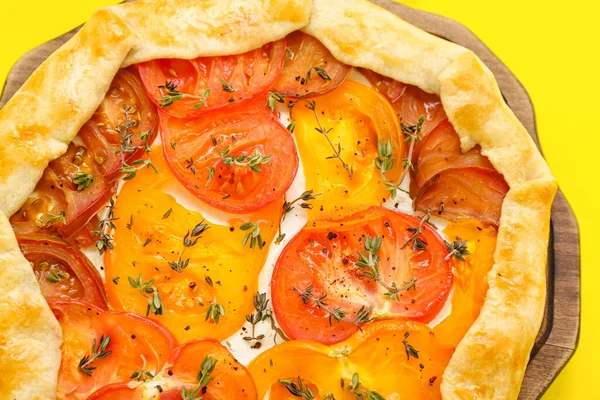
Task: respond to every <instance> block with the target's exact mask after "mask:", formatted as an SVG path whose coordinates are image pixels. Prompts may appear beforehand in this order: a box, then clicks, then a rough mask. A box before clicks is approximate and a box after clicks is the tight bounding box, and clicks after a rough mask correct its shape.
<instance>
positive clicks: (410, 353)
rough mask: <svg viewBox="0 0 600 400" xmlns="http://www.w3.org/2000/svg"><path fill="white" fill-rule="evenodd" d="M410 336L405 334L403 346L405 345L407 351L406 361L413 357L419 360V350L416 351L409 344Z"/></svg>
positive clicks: (407, 333)
mask: <svg viewBox="0 0 600 400" xmlns="http://www.w3.org/2000/svg"><path fill="white" fill-rule="evenodd" d="M409 336H410V333H409V332H404V340H402V344H404V350H405V351H406V360H410V358H411V357H413V358H419V350H417V349H415V348H414V347H412V346H411V345H410V343H408V337H409Z"/></svg>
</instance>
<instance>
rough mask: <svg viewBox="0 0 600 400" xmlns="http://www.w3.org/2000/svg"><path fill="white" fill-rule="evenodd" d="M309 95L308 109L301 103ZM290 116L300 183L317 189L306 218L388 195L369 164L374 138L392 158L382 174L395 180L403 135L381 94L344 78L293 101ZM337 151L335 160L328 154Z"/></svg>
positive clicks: (336, 213) (337, 213) (339, 212)
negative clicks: (321, 92)
mask: <svg viewBox="0 0 600 400" xmlns="http://www.w3.org/2000/svg"><path fill="white" fill-rule="evenodd" d="M312 101H314V104H315V105H316V107H315V110H314V111H313V110H311V109H309V108H308V107H307V106H309V107H310V105H311V103H310V102H312ZM311 108H312V107H311ZM292 119H293V120H295V129H294V136H295V138H296V143H297V145H298V149H299V151H300V158H301V160H302V165H303V166H304V174H305V175H306V187H307V189H313V190H314V191H315V193H319V192H320V193H322V194H321V195H320V196H318V197H317V199H316V200H314V201H313V209H312V210H310V211H309V218H310V219H313V220H314V219H337V218H340V217H343V216H346V215H350V214H353V213H356V212H358V211H362V210H364V209H366V208H368V207H370V206H372V205H375V204H381V203H382V202H383V201H385V199H387V198H389V192H388V191H387V190H386V186H385V185H384V184H383V182H382V178H381V174H380V172H379V170H378V169H377V168H376V166H375V158H377V143H378V140H382V141H383V142H387V141H388V140H390V142H391V145H392V149H393V155H392V157H393V158H395V163H394V167H393V168H392V170H390V171H388V172H387V173H386V178H387V179H388V180H392V181H395V180H397V179H398V178H399V177H400V174H401V172H402V158H403V154H404V141H403V139H402V137H401V130H400V122H399V119H398V117H397V116H396V113H395V112H394V109H393V108H392V106H391V105H390V103H389V102H388V101H387V100H386V99H385V98H384V97H383V96H382V95H381V94H379V93H378V92H377V91H376V90H374V89H372V88H369V87H368V86H365V85H362V84H360V83H356V82H352V81H345V82H344V83H343V84H342V85H340V86H339V87H337V88H336V89H334V90H332V91H331V92H329V93H327V94H325V95H322V96H318V97H315V98H313V99H312V100H308V101H307V100H301V101H298V103H296V105H295V106H294V107H293V108H292ZM317 121H318V122H317ZM317 129H320V130H321V129H322V130H324V131H325V132H328V133H327V134H326V135H324V134H322V133H320V132H319V131H318V130H317ZM338 151H339V155H340V157H341V160H340V159H339V158H335V157H333V158H332V157H331V156H332V155H334V153H337V152H338ZM342 161H343V162H344V163H345V164H346V166H347V169H346V168H344V166H343V164H342ZM350 174H351V175H352V177H350Z"/></svg>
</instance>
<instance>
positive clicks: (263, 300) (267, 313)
mask: <svg viewBox="0 0 600 400" xmlns="http://www.w3.org/2000/svg"><path fill="white" fill-rule="evenodd" d="M254 310H255V311H254V312H253V313H252V314H250V315H246V321H247V322H249V323H250V324H251V325H252V330H251V335H250V336H244V337H243V339H244V340H245V341H248V342H249V341H256V342H260V341H261V340H263V339H264V338H265V335H263V334H260V335H256V325H258V323H259V322H264V321H269V322H270V323H271V329H273V331H274V332H275V336H274V337H273V341H274V342H275V344H277V335H279V336H280V337H281V338H282V339H283V340H285V341H289V340H290V339H289V338H288V337H287V336H286V334H285V333H283V331H282V330H281V329H280V328H279V327H277V325H276V324H275V318H274V317H273V311H272V310H271V309H270V308H269V300H268V299H267V294H266V293H260V292H256V294H255V295H254Z"/></svg>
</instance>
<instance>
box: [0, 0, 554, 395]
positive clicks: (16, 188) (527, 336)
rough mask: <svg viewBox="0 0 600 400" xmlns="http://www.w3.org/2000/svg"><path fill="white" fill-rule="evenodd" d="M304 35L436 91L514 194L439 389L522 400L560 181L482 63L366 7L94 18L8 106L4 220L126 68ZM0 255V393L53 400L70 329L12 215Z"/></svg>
mask: <svg viewBox="0 0 600 400" xmlns="http://www.w3.org/2000/svg"><path fill="white" fill-rule="evenodd" d="M374 26H376V27H377V29H373V27H374ZM297 29H302V30H304V31H305V32H306V33H309V34H311V35H313V36H315V37H316V38H318V39H319V40H320V41H321V42H322V43H323V44H324V45H325V46H326V47H327V48H328V49H329V50H330V51H331V52H332V54H333V55H334V56H335V57H336V58H337V59H339V60H340V61H343V62H345V63H347V64H350V65H353V66H357V67H364V68H368V69H371V70H373V71H375V72H377V73H380V74H382V75H385V76H388V77H391V78H394V79H396V80H399V81H402V82H405V83H408V84H412V85H416V86H418V87H420V88H421V89H423V90H425V91H427V92H430V93H436V94H439V95H440V97H441V100H442V103H443V106H444V109H445V111H446V113H447V115H448V118H449V120H450V122H451V123H452V125H453V126H454V128H455V129H456V131H457V133H458V134H459V136H460V139H461V144H462V148H463V150H464V151H466V150H468V149H470V148H472V147H473V146H475V145H476V144H479V145H481V148H482V153H483V154H484V155H486V156H487V157H489V159H490V161H491V162H492V164H493V165H494V167H495V168H496V169H497V171H498V172H500V173H501V174H502V175H504V177H505V179H506V182H507V183H508V184H509V186H510V190H509V192H508V194H507V196H506V198H505V200H504V203H503V206H502V216H501V219H500V227H499V232H498V241H497V247H496V251H495V256H494V259H495V263H494V266H493V267H492V270H491V271H490V274H489V276H488V282H489V290H488V293H487V296H486V299H485V303H484V305H483V308H482V310H481V313H480V315H479V318H478V319H477V320H476V321H475V323H474V324H473V325H472V326H471V328H470V329H469V331H468V333H467V334H466V335H465V337H464V338H463V340H462V341H461V342H460V343H459V345H458V347H457V349H456V351H455V353H454V355H453V357H452V359H451V361H450V364H449V365H448V367H447V369H446V371H445V373H444V375H443V377H442V385H441V390H442V397H443V398H444V399H488V398H489V399H494V398H503V399H509V398H516V397H517V396H518V393H519V388H520V385H521V382H522V379H523V375H524V371H525V368H526V366H527V362H528V360H529V353H530V351H531V348H532V345H533V342H534V340H535V337H536V335H537V332H538V330H539V327H540V324H541V322H542V317H543V311H544V303H545V296H546V286H545V282H546V276H545V266H546V250H547V244H548V234H549V220H550V208H551V205H552V200H553V197H554V194H555V191H556V183H555V181H554V178H553V177H552V174H551V172H550V169H549V167H548V166H547V164H546V162H545V161H544V159H543V158H542V156H541V154H540V153H539V151H538V150H537V148H536V146H535V144H534V142H533V140H532V139H531V137H530V136H529V134H528V133H527V131H526V130H525V128H524V127H523V126H522V125H521V123H520V122H519V121H518V119H517V118H516V117H515V115H514V114H513V113H512V111H511V110H510V109H509V108H508V106H507V105H506V104H505V103H504V100H503V98H502V95H501V93H500V89H499V88H498V85H497V83H496V81H495V79H494V77H493V75H492V73H491V72H490V71H489V70H488V69H487V68H486V67H485V66H484V65H483V63H482V62H481V61H480V60H479V59H478V58H477V56H475V55H474V54H473V53H472V52H471V51H469V50H467V49H465V48H463V47H461V46H458V45H456V44H453V43H450V42H447V41H445V40H442V39H440V38H437V37H435V36H432V35H430V34H428V33H425V32H423V31H421V30H419V29H418V28H416V27H414V26H412V25H410V24H408V23H406V22H405V21H403V20H401V19H400V18H398V17H396V16H395V15H393V14H391V13H389V12H387V11H385V10H383V9H381V8H379V7H377V6H375V5H373V4H371V3H370V2H368V1H367V0H338V1H335V2H332V1H331V0H312V2H311V1H310V0H251V1H248V0H229V1H222V0H221V1H217V0H155V1H149V0H146V1H138V2H135V3H131V4H122V5H118V6H112V7H108V8H105V9H102V10H100V11H98V12H97V13H96V14H94V15H93V16H92V18H91V19H90V20H89V21H88V23H87V24H86V25H85V26H84V27H83V28H82V30H81V31H80V32H79V33H78V34H77V35H75V36H74V37H73V38H72V39H71V40H70V41H69V42H68V43H66V44H65V45H64V46H63V47H61V48H60V49H59V50H58V51H57V52H55V53H54V54H53V55H52V56H50V57H49V58H48V59H47V60H46V61H45V62H44V63H43V64H42V65H41V66H40V67H39V68H38V69H37V70H36V72H34V74H33V75H32V76H31V78H30V79H29V80H28V81H27V82H26V83H25V84H24V85H23V87H22V88H21V89H20V90H19V91H18V92H17V93H16V94H15V95H14V96H13V98H12V99H11V100H10V101H9V102H8V103H7V104H6V106H5V107H4V108H3V109H2V110H0V141H1V142H2V143H3V146H2V147H0V182H1V184H0V210H1V211H2V212H1V213H0V214H2V213H4V214H6V215H7V216H10V215H12V214H13V213H14V212H15V211H16V210H18V209H19V207H20V206H21V205H22V204H23V203H24V202H25V200H26V199H27V197H28V196H29V195H30V193H31V192H32V191H33V189H34V188H35V185H36V183H37V181H38V180H39V179H40V177H41V175H42V173H43V171H44V169H45V167H46V166H47V164H48V163H49V162H50V161H51V160H53V159H55V158H57V157H59V156H60V155H61V154H63V153H64V152H65V151H66V149H67V145H68V143H69V142H70V141H71V140H72V139H73V138H74V137H75V135H76V134H77V132H78V131H79V129H80V127H81V126H82V125H83V124H84V123H85V122H86V121H87V120H88V119H89V118H90V117H91V115H92V114H93V112H94V111H95V109H96V108H97V106H98V105H99V104H100V102H101V101H102V99H103V97H104V94H105V92H106V91H107V90H108V87H109V85H110V83H111V81H112V79H113V77H114V75H115V74H116V72H117V71H118V69H119V68H120V67H124V66H127V65H131V64H134V63H138V62H142V61H147V60H151V59H156V58H169V57H176V58H195V57H200V56H216V55H227V54H237V53H243V52H245V51H248V50H251V49H254V48H257V47H259V46H261V45H263V44H265V43H268V42H270V41H274V40H277V39H280V38H282V37H284V36H285V35H287V34H288V33H290V32H292V31H294V30H297ZM2 250H4V251H3V252H2V253H1V254H2V255H1V256H0V277H2V279H0V291H1V293H2V296H0V306H3V309H4V310H9V313H8V315H9V316H6V314H3V315H2V318H0V322H1V323H0V326H1V327H2V328H0V371H3V370H7V369H9V368H10V369H11V371H12V370H14V371H16V372H15V373H13V374H12V375H11V379H9V380H7V382H6V384H5V383H4V382H3V381H0V383H2V384H0V397H2V398H5V397H7V398H17V399H21V398H22V399H29V398H33V397H35V396H46V397H49V398H53V397H54V396H55V389H56V375H57V371H58V367H59V366H60V344H61V339H60V328H59V326H58V324H57V323H56V321H55V320H54V318H53V316H52V313H51V312H50V310H49V309H48V307H47V306H46V304H45V301H44V299H43V298H42V296H41V292H40V291H39V288H38V287H37V283H36V281H35V277H34V275H33V273H32V272H31V268H30V267H29V264H28V263H27V262H26V260H25V258H24V257H23V256H22V254H21V253H20V251H19V249H18V246H17V244H16V240H15V238H14V234H13V232H12V231H11V228H10V225H9V224H8V222H7V220H6V218H5V217H4V215H0V251H2ZM24 304H27V307H28V308H27V309H26V310H25V309H23V307H25V306H24ZM10 316H12V317H10ZM32 360H35V362H31V361H32ZM0 375H2V374H0ZM0 379H2V378H0Z"/></svg>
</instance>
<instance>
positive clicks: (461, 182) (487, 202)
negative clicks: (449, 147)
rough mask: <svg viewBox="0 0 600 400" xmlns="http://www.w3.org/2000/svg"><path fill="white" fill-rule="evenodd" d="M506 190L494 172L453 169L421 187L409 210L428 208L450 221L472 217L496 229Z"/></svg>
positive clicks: (505, 185)
mask: <svg viewBox="0 0 600 400" xmlns="http://www.w3.org/2000/svg"><path fill="white" fill-rule="evenodd" d="M508 189H509V186H508V184H507V183H506V181H505V180H504V177H503V176H502V175H501V174H499V173H498V172H496V171H490V170H488V169H482V168H479V167H467V168H454V169H450V170H447V171H445V172H442V173H441V174H439V175H437V178H434V179H432V180H430V181H429V183H428V184H427V185H425V186H423V187H422V188H421V189H420V190H419V192H418V193H417V195H416V196H415V198H414V200H413V207H414V208H415V209H416V210H418V209H423V208H427V207H429V209H430V210H431V211H432V212H433V211H436V212H438V213H439V214H440V215H441V216H442V217H444V218H449V219H451V220H457V219H459V218H468V217H472V218H475V219H478V220H479V221H482V222H485V223H488V224H492V225H496V226H498V225H499V224H500V214H501V211H502V202H503V201H504V197H505V196H506V193H507V192H508ZM442 204H443V208H442V207H441V205H442Z"/></svg>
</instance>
